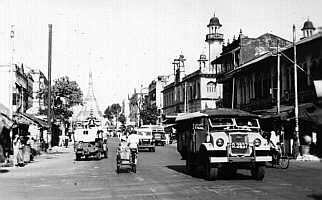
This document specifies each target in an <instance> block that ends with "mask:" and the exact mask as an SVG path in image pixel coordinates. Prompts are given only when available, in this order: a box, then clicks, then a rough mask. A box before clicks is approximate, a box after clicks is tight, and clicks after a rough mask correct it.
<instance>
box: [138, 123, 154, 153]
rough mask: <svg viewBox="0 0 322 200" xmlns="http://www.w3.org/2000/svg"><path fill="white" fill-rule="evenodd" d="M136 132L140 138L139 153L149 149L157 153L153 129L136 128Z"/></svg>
mask: <svg viewBox="0 0 322 200" xmlns="http://www.w3.org/2000/svg"><path fill="white" fill-rule="evenodd" d="M135 131H136V132H137V134H138V135H139V136H140V139H139V144H138V151H141V150H142V149H148V150H149V151H152V152H155V142H154V139H153V135H152V129H151V128H149V127H145V128H144V127H143V128H136V129H135Z"/></svg>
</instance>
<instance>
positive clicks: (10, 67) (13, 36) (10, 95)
mask: <svg viewBox="0 0 322 200" xmlns="http://www.w3.org/2000/svg"><path fill="white" fill-rule="evenodd" d="M14 38H15V31H14V25H11V31H10V40H11V59H10V64H9V73H10V75H9V76H10V81H9V117H10V119H12V118H13V108H12V102H13V86H14V77H13V71H14V67H13V56H14V52H15V48H14Z"/></svg>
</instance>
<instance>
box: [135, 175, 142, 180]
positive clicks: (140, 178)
mask: <svg viewBox="0 0 322 200" xmlns="http://www.w3.org/2000/svg"><path fill="white" fill-rule="evenodd" d="M135 180H138V181H144V178H142V177H140V176H137V177H135Z"/></svg>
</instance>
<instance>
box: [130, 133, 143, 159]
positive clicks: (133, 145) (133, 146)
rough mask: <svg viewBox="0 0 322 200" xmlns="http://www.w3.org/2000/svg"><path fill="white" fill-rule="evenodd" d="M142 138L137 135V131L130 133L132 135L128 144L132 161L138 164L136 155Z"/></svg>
mask: <svg viewBox="0 0 322 200" xmlns="http://www.w3.org/2000/svg"><path fill="white" fill-rule="evenodd" d="M139 140H140V136H139V135H138V134H136V131H135V130H133V131H131V132H130V135H129V136H128V138H127V144H128V146H129V147H130V150H131V156H132V161H133V162H134V163H135V164H136V154H137V152H138V145H139Z"/></svg>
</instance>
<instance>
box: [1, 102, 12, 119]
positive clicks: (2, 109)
mask: <svg viewBox="0 0 322 200" xmlns="http://www.w3.org/2000/svg"><path fill="white" fill-rule="evenodd" d="M9 112H10V111H9V108H7V107H6V106H5V105H3V104H2V103H1V102H0V113H3V114H5V115H7V116H9Z"/></svg>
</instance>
